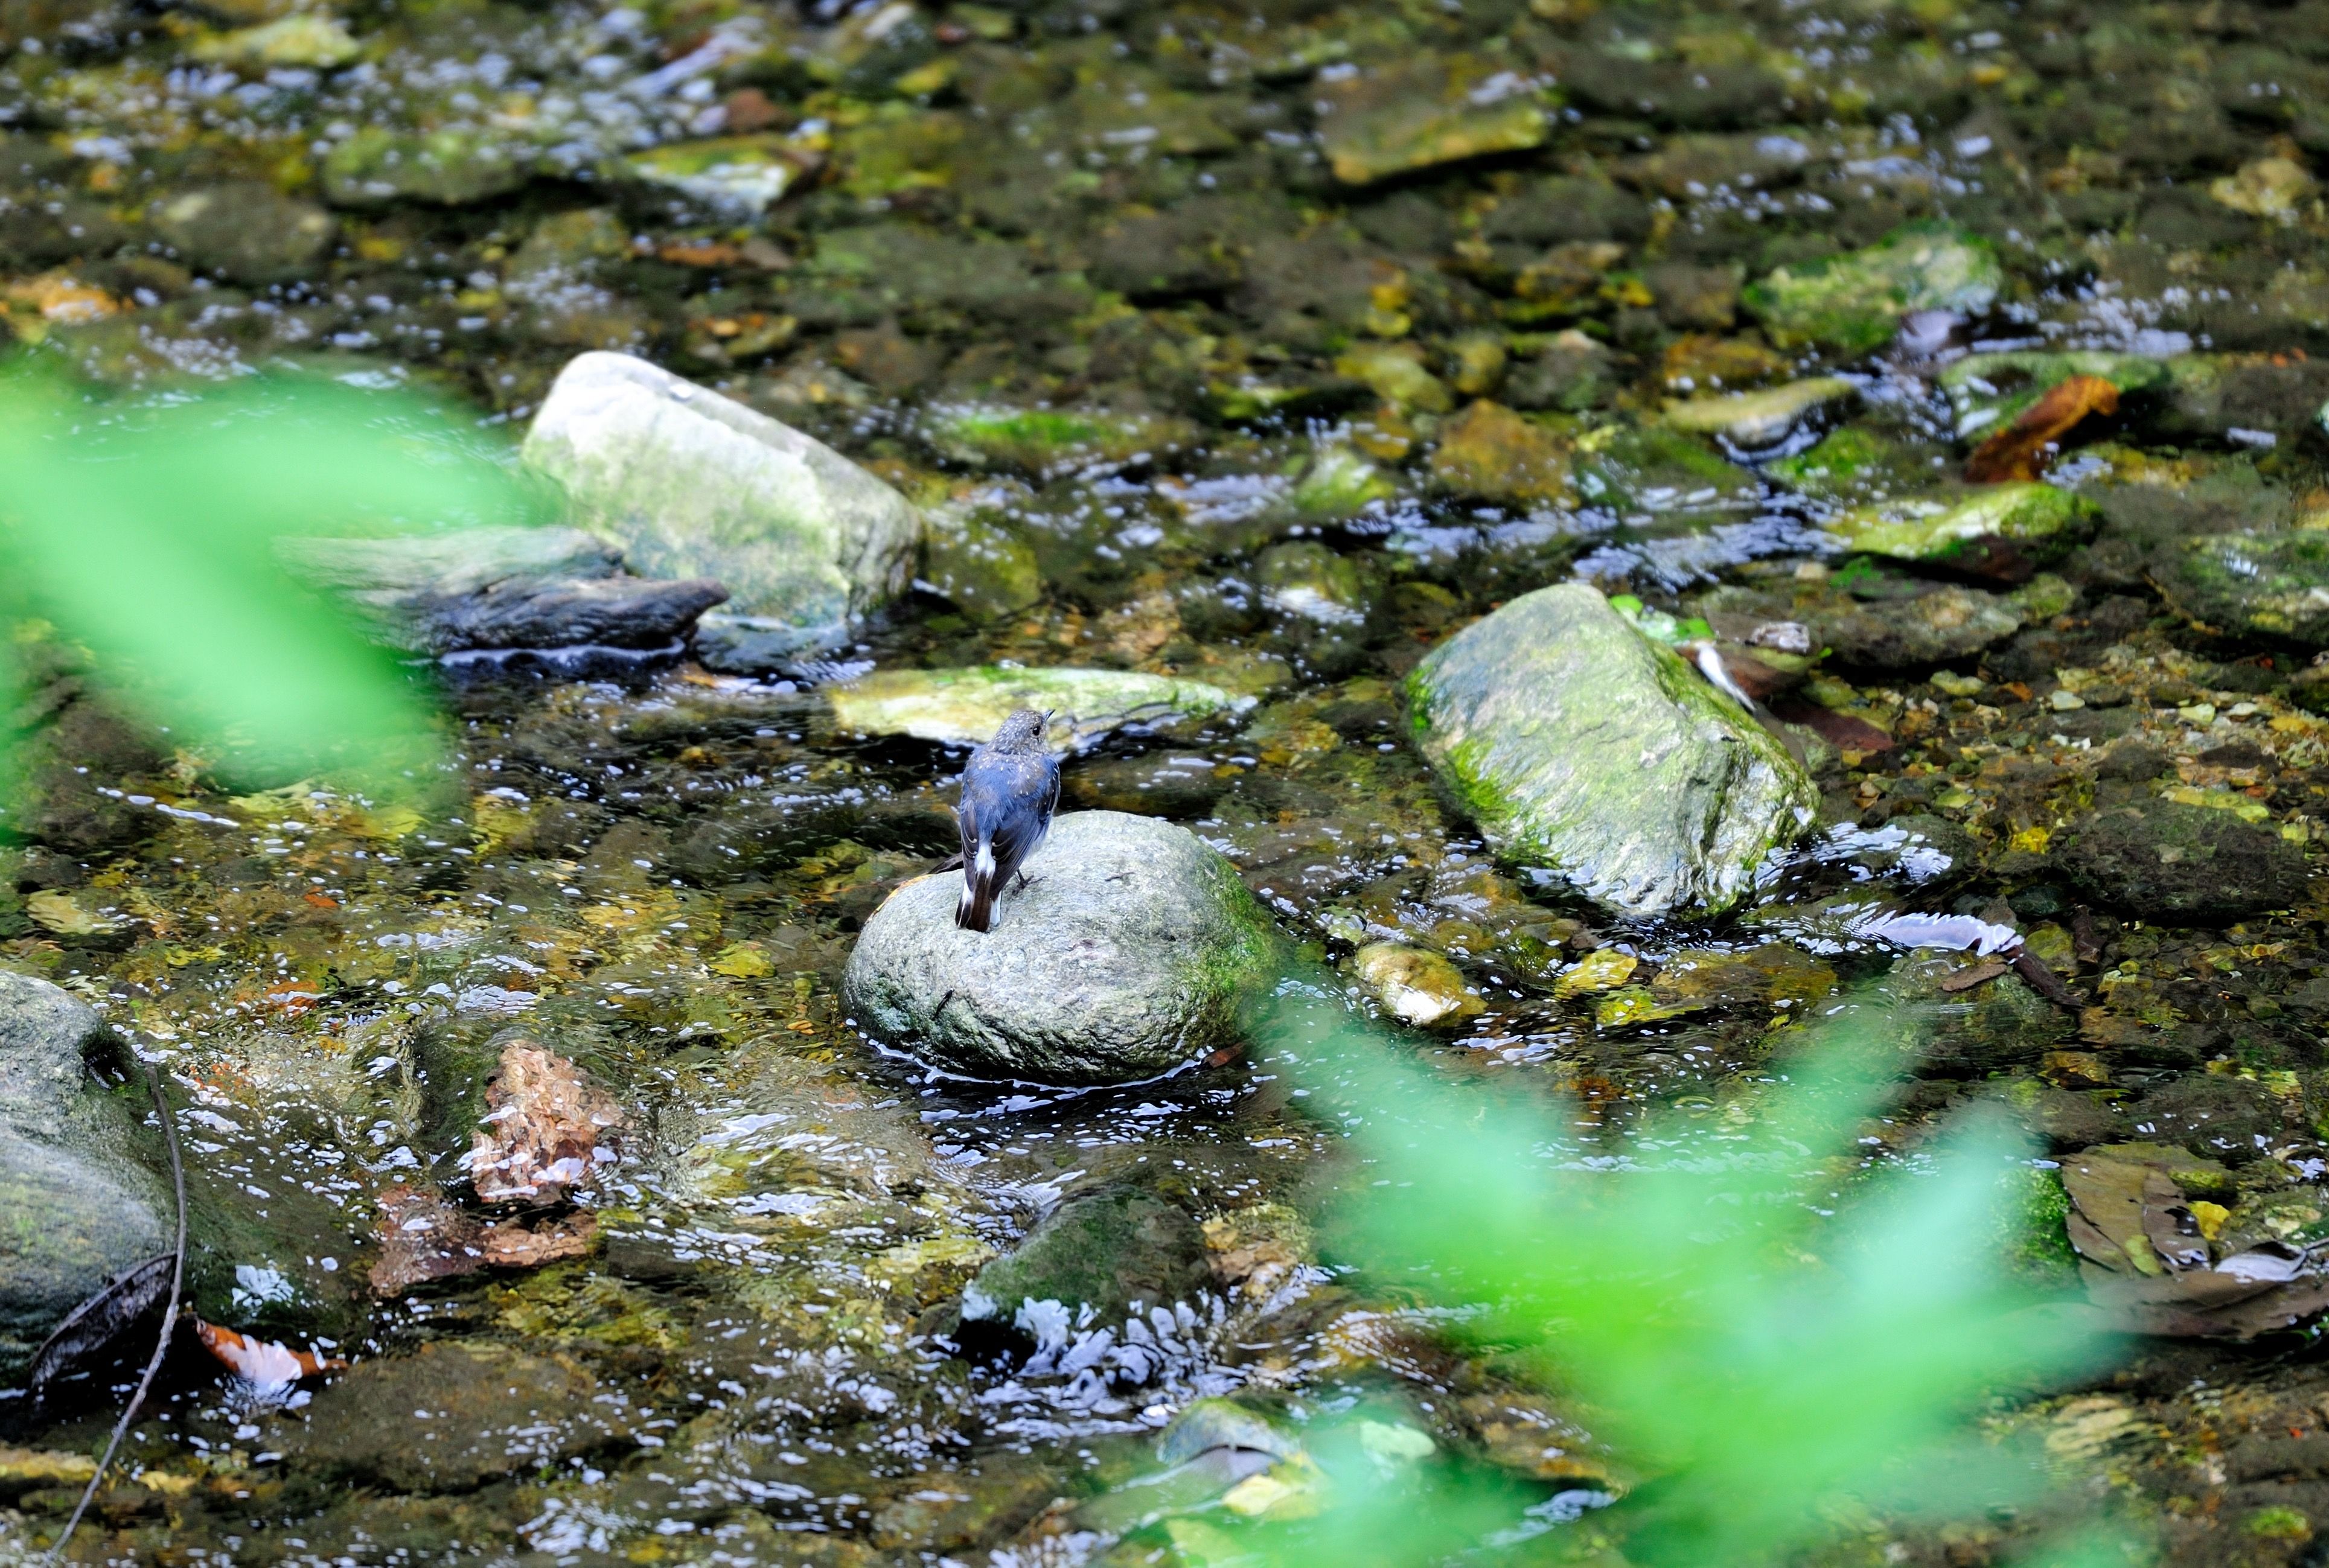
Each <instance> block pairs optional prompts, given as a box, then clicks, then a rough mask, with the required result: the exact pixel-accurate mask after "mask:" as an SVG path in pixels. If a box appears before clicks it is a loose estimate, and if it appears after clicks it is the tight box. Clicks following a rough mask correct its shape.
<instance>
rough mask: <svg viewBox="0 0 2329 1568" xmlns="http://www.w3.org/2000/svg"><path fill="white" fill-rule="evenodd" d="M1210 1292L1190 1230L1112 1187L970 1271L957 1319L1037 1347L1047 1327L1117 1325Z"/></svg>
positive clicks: (1199, 1239)
mask: <svg viewBox="0 0 2329 1568" xmlns="http://www.w3.org/2000/svg"><path fill="white" fill-rule="evenodd" d="M1211 1286H1212V1269H1211V1268H1210V1267H1209V1266H1208V1264H1207V1263H1206V1261H1205V1235H1204V1232H1202V1230H1200V1229H1198V1227H1197V1222H1196V1221H1195V1220H1193V1219H1191V1218H1190V1217H1189V1216H1188V1215H1187V1214H1186V1213H1184V1212H1183V1211H1182V1210H1181V1209H1180V1208H1178V1207H1174V1205H1172V1204H1170V1203H1167V1202H1165V1200H1164V1199H1163V1198H1161V1197H1156V1196H1155V1195H1154V1194H1152V1193H1146V1192H1142V1191H1140V1190H1138V1189H1137V1188H1116V1189H1113V1190H1109V1191H1103V1192H1096V1193H1091V1194H1089V1195H1087V1196H1085V1197H1076V1198H1071V1199H1070V1200H1069V1201H1068V1202H1066V1203H1064V1204H1062V1205H1061V1206H1060V1207H1058V1208H1056V1209H1054V1210H1052V1211H1051V1214H1050V1215H1048V1216H1045V1217H1044V1219H1043V1221H1042V1223H1041V1224H1040V1225H1036V1226H1035V1228H1034V1229H1033V1230H1032V1231H1030V1232H1028V1233H1027V1238H1026V1240H1024V1241H1023V1242H1021V1243H1020V1244H1019V1245H1018V1246H1017V1247H1016V1248H1014V1250H1013V1251H1011V1252H1009V1253H1005V1254H1004V1255H1003V1256H1002V1257H999V1258H996V1259H995V1261H994V1262H993V1263H988V1264H987V1265H986V1266H985V1268H983V1269H981V1270H979V1271H978V1275H977V1277H976V1279H974V1280H972V1281H971V1282H970V1284H969V1285H968V1286H967V1287H966V1289H965V1290H964V1291H963V1293H962V1319H963V1321H964V1322H966V1323H993V1324H996V1325H998V1326H999V1325H1002V1324H1010V1325H1012V1326H1013V1327H1014V1328H1016V1329H1019V1331H1020V1332H1022V1333H1023V1334H1027V1335H1029V1336H1031V1337H1034V1338H1042V1327H1043V1325H1044V1324H1045V1323H1046V1322H1047V1321H1049V1322H1051V1323H1057V1324H1060V1325H1062V1326H1064V1325H1068V1324H1078V1325H1080V1324H1081V1323H1084V1322H1087V1321H1090V1322H1098V1323H1101V1324H1110V1325H1112V1324H1117V1323H1121V1322H1123V1321H1124V1320H1125V1319H1127V1317H1134V1316H1138V1315H1140V1314H1141V1312H1142V1310H1144V1309H1146V1308H1150V1307H1165V1306H1170V1305H1171V1304H1172V1303H1174V1302H1175V1301H1184V1300H1191V1299H1193V1298H1194V1297H1195V1296H1197V1295H1198V1294H1200V1293H1201V1292H1202V1291H1205V1290H1207V1289H1208V1288H1210V1287H1211ZM1047 1304H1048V1305H1049V1306H1050V1307H1051V1308H1052V1309H1053V1310H1052V1311H1051V1312H1050V1313H1048V1314H1046V1312H1045V1311H1044V1310H1043V1309H1044V1308H1045V1306H1046V1305H1047ZM1087 1309H1088V1310H1087Z"/></svg>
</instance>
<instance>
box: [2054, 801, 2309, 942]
mask: <svg viewBox="0 0 2329 1568" xmlns="http://www.w3.org/2000/svg"><path fill="white" fill-rule="evenodd" d="M2061 840H2062V841H2061V847H2060V849H2059V850H2057V851H2056V852H2055V855H2054V859H2055V863H2056V864H2057V865H2059V866H2060V868H2061V869H2062V871H2063V873H2064V874H2065V875H2067V876H2068V877H2069V878H2070V880H2071V882H2072V884H2073V885H2074V886H2076V887H2079V889H2080V890H2081V891H2082V892H2084V893H2086V894H2087V895H2088V896H2089V897H2093V898H2095V899H2097V900H2098V901H2100V902H2102V903H2105V904H2107V905H2109V906H2111V907H2113V908H2116V909H2120V910H2123V911H2125V912H2126V913H2127V914H2129V915H2134V916H2136V918H2138V919H2145V920H2155V921H2159V922H2162V923H2173V924H2192V923H2197V922H2212V921H2221V920H2237V919H2239V918H2240V917H2241V916H2243V915H2254V914H2256V913H2258V912H2259V911H2261V910H2267V909H2286V908H2288V907H2290V906H2293V905H2296V904H2297V903H2300V902H2302V901H2303V899H2304V897H2305V886H2306V881H2307V872H2306V869H2305V853H2304V851H2303V850H2300V849H2298V848H2297V847H2296V845H2295V844H2292V843H2290V842H2288V841H2287V840H2285V839H2283V838H2281V837H2279V836H2278V835H2277V834H2276V833H2274V832H2272V831H2269V830H2268V829H2266V828H2260V827H2255V826H2252V825H2250V824H2249V823H2248V822H2242V821H2241V820H2240V819H2239V817H2238V816H2237V815H2235V814H2234V813H2233V812H2229V811H2219V810H2216V809H2214V808H2212V807H2209V806H2193V805H2183V804H2181V803H2175V802H2173V801H2164V800H2153V801H2147V802H2145V803H2140V804H2131V805H2125V806H2117V807H2114V808H2112V809H2109V810H2106V811H2098V812H2093V813H2092V814H2090V815H2089V816H2086V817H2083V818H2080V819H2079V820H2078V821H2076V822H2072V823H2071V824H2070V828H2069V829H2067V830H2066V831H2064V833H2063V834H2062V835H2061Z"/></svg>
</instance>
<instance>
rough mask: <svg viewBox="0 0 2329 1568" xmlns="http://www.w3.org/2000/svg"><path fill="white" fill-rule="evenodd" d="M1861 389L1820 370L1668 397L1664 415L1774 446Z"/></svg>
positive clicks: (1679, 424) (1706, 431) (1711, 432)
mask: <svg viewBox="0 0 2329 1568" xmlns="http://www.w3.org/2000/svg"><path fill="white" fill-rule="evenodd" d="M1859 395H1860V390H1859V388H1857V387H1856V386H1854V385H1853V383H1852V382H1850V381H1847V380H1843V378H1842V377H1840V376H1819V377H1815V378H1814V379H1812V380H1804V381H1789V382H1787V383H1786V384H1785V385H1783V386H1777V387H1769V388H1766V389H1764V390H1759V391H1752V392H1734V393H1732V394H1731V395H1730V396H1729V397H1721V398H1693V399H1688V400H1687V401H1675V402H1668V403H1667V404H1666V408H1665V414H1664V419H1665V422H1666V424H1667V425H1668V426H1670V427H1673V428H1674V429H1676V430H1687V431H1691V432H1693V433H1695V434H1698V435H1702V436H1721V437H1726V438H1727V439H1729V440H1730V441H1732V442H1735V443H1736V444H1738V445H1739V446H1777V444H1778V443H1779V442H1781V441H1783V440H1785V439H1786V438H1787V436H1788V435H1789V434H1790V433H1792V432H1793V431H1794V430H1795V429H1796V427H1797V426H1798V425H1801V424H1802V423H1803V422H1804V421H1805V420H1806V418H1810V417H1811V416H1812V415H1813V414H1815V413H1817V412H1818V411H1819V410H1821V409H1823V408H1829V407H1832V406H1834V405H1835V404H1837V403H1842V402H1846V401H1849V400H1850V399H1853V398H1856V397H1858V396H1859Z"/></svg>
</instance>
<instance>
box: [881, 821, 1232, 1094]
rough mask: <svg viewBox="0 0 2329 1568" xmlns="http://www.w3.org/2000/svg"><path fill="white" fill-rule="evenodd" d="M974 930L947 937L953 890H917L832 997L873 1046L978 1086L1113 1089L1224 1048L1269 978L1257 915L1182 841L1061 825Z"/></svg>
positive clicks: (1160, 833)
mask: <svg viewBox="0 0 2329 1568" xmlns="http://www.w3.org/2000/svg"><path fill="white" fill-rule="evenodd" d="M1025 869H1026V873H1027V878H1028V880H1027V882H1026V884H1025V885H1024V886H1023V887H1017V888H1015V889H1014V890H1013V891H1009V892H1006V893H1005V894H1004V896H1003V899H1002V903H1001V914H1000V916H999V918H998V920H997V923H996V925H995V929H994V930H993V931H991V932H985V933H980V932H975V931H965V930H962V929H960V928H959V927H957V925H955V923H954V911H955V903H956V900H957V897H959V896H960V893H961V889H962V878H961V877H960V875H959V874H958V873H955V872H946V873H941V874H938V875H933V876H928V877H918V878H914V879H913V880H912V881H910V882H908V883H906V884H905V885H904V886H903V887H900V888H899V889H898V890H897V891H896V892H894V893H892V894H891V896H890V898H889V901H888V902H887V903H885V904H883V905H882V907H881V908H880V909H879V910H878V911H876V912H875V914H874V915H873V917H872V919H871V920H869V921H867V922H866V924H865V929H864V931H863V934H861V935H860V936H859V937H858V940H857V950H856V952H855V953H853V954H851V956H850V960H849V969H848V973H847V976H846V979H845V981H844V997H845V999H846V1000H847V1002H848V1005H849V1007H850V1008H851V1009H852V1011H853V1015H854V1017H855V1018H856V1019H857V1021H858V1022H859V1023H860V1024H861V1025H862V1026H863V1028H865V1029H866V1030H867V1031H868V1032H869V1033H870V1034H872V1036H873V1037H874V1038H876V1039H879V1040H882V1041H885V1042H887V1043H889V1044H891V1045H893V1046H896V1047H900V1048H901V1049H905V1050H910V1051H912V1052H914V1053H916V1054H917V1055H919V1056H921V1057H923V1058H924V1059H925V1060H928V1061H929V1062H931V1063H933V1064H935V1065H937V1066H942V1067H945V1068H948V1069H950V1070H952V1071H955V1072H960V1073H967V1074H970V1075H974V1076H977V1077H984V1078H1008V1079H1023V1080H1032V1081H1035V1082H1040V1083H1054V1084H1104V1083H1127V1082H1132V1081H1135V1080H1137V1079H1142V1078H1147V1077H1153V1076H1155V1075H1157V1074H1159V1073H1163V1072H1166V1071H1169V1070H1170V1069H1172V1068H1174V1067H1178V1066H1184V1065H1185V1064H1187V1063H1189V1062H1191V1061H1193V1060H1194V1059H1195V1058H1197V1057H1199V1056H1203V1055H1205V1054H1206V1053H1207V1052H1209V1051H1212V1050H1214V1049H1217V1048H1219V1047H1223V1046H1228V1045H1231V1044H1234V1043H1235V1042H1236V1041H1237V1039H1238V1038H1239V1036H1238V1013H1239V1009H1240V1005H1241V1004H1242V1002H1243V1000H1244V999H1245V996H1246V994H1247V992H1248V991H1249V988H1250V987H1251V986H1253V985H1255V984H1256V983H1259V981H1262V980H1263V979H1264V978H1266V977H1267V976H1268V974H1269V973H1270V972H1271V970H1272V965H1273V962H1274V960H1275V956H1276V953H1277V947H1278V944H1277V938H1276V934H1275V932H1274V930H1273V928H1272V926H1271V925H1270V922H1269V918H1268V915H1267V914H1266V913H1264V911H1263V910H1262V908H1261V906H1260V905H1259V903H1257V902H1256V901H1255V899H1254V897H1253V895H1252V894H1251V893H1249V892H1248V891H1247V890H1246V887H1245V884H1244V883H1243V882H1241V881H1240V880H1239V879H1238V875H1237V870H1236V869H1235V868H1234V867H1232V866H1231V864H1230V863H1229V861H1227V860H1226V859H1222V858H1221V855H1220V854H1219V853H1218V852H1216V851H1215V850H1212V849H1211V848H1209V847H1208V846H1207V845H1206V844H1205V843H1204V842H1203V840H1200V839H1199V838H1197V837H1196V835H1194V834H1193V833H1191V832H1189V831H1187V830H1186V829H1184V828H1176V827H1174V826H1172V825H1170V824H1168V823H1165V822H1155V821H1152V820H1150V819H1148V818H1146V817H1132V816H1125V815H1123V814H1121V813H1119V812H1070V813H1069V814H1066V815H1063V816H1061V817H1060V818H1059V819H1058V820H1057V821H1056V822H1054V823H1053V824H1052V827H1051V836H1050V838H1049V839H1047V840H1045V842H1044V844H1043V847H1042V849H1040V850H1037V851H1036V852H1035V854H1034V855H1033V856H1032V857H1031V858H1030V859H1029V860H1028V862H1027V865H1026V868H1025Z"/></svg>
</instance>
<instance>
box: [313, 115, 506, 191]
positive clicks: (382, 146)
mask: <svg viewBox="0 0 2329 1568" xmlns="http://www.w3.org/2000/svg"><path fill="white" fill-rule="evenodd" d="M322 176H323V186H324V198H325V200H326V201H328V202H331V203H332V205H334V206H335V207H386V206H390V205H392V204H393V203H395V202H429V203H432V204H434V205H437V206H440V207H468V206H474V205H476V203H478V202H490V201H492V200H493V199H494V198H495V197H496V196H506V195H508V194H509V193H510V192H513V191H515V190H517V189H518V188H519V187H521V186H523V184H524V183H526V181H527V180H528V179H530V178H532V177H533V170H532V168H531V167H530V166H529V162H528V160H527V159H525V158H522V157H520V156H519V155H518V154H517V153H516V152H515V151H514V150H513V147H512V146H511V145H510V143H508V142H507V141H504V139H502V138H501V137H499V136H494V135H492V134H490V133H488V132H485V131H478V130H467V129H460V128H450V129H446V130H440V131H396V130H390V129H388V128H387V127H382V126H368V127H365V128H363V129H362V130H360V131H358V132H356V134H355V135H354V136H350V137H349V138H348V139H347V140H346V141H344V142H342V143H341V144H340V145H339V146H336V147H334V148H333V149H332V150H331V151H330V152H329V153H327V154H325V156H324V165H323V169H322Z"/></svg>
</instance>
